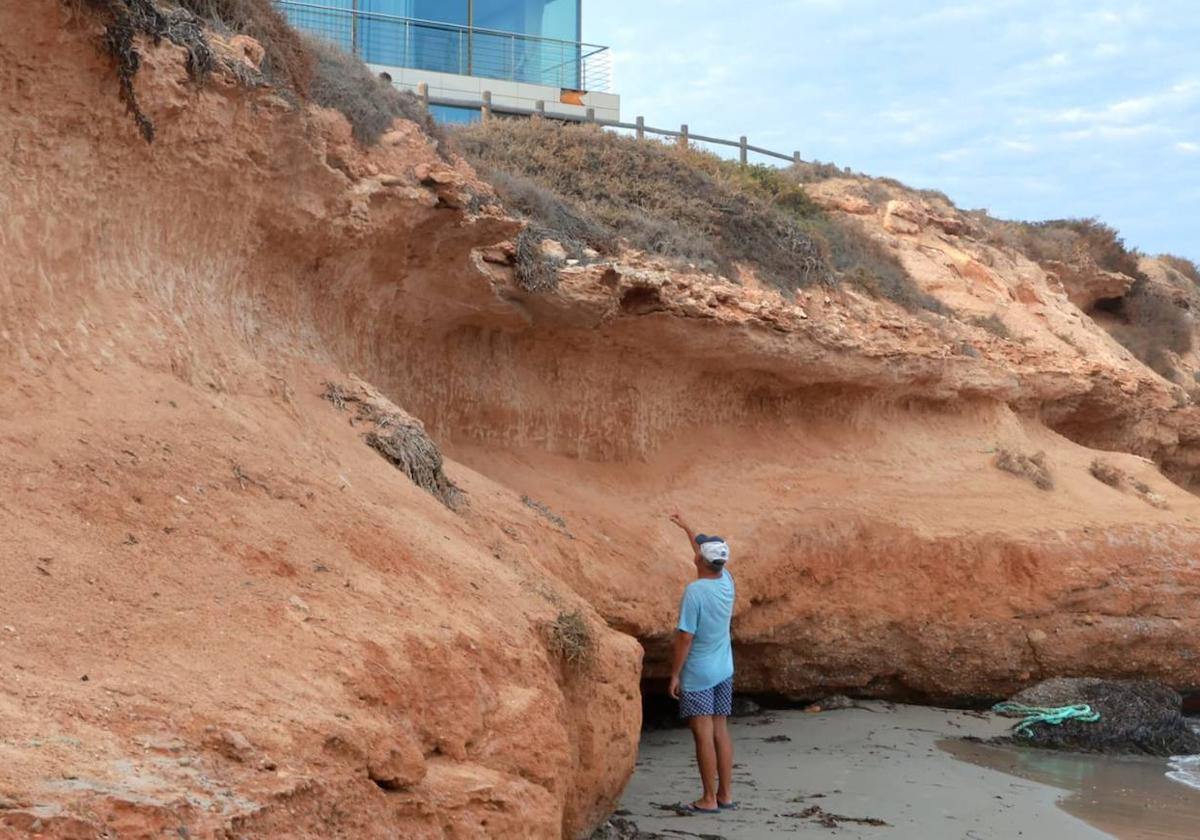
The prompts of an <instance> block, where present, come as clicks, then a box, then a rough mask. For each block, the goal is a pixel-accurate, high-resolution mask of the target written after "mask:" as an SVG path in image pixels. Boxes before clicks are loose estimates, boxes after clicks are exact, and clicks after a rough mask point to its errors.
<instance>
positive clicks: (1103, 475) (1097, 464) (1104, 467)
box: [1088, 458, 1149, 489]
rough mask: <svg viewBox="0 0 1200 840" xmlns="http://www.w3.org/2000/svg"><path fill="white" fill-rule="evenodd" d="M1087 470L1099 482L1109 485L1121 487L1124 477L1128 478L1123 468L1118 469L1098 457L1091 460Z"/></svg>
mask: <svg viewBox="0 0 1200 840" xmlns="http://www.w3.org/2000/svg"><path fill="white" fill-rule="evenodd" d="M1088 472H1090V473H1091V474H1092V476H1093V477H1094V478H1095V479H1096V480H1097V481H1099V482H1102V483H1104V484H1107V485H1108V486H1109V487H1115V488H1117V489H1120V488H1121V485H1123V484H1124V483H1125V479H1127V478H1129V476H1127V475H1126V474H1125V472H1124V471H1123V470H1119V469H1117V468H1116V467H1114V466H1113V465H1112V464H1110V463H1108V462H1107V461H1101V460H1100V459H1099V458H1097V459H1095V460H1094V461H1092V465H1091V466H1090V467H1088ZM1147 489H1149V488H1147Z"/></svg>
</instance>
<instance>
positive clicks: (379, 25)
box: [358, 0, 469, 73]
mask: <svg viewBox="0 0 1200 840" xmlns="http://www.w3.org/2000/svg"><path fill="white" fill-rule="evenodd" d="M358 8H359V11H361V12H363V13H365V14H364V15H363V16H362V17H360V18H359V21H358V48H359V53H360V55H362V57H363V60H364V61H366V62H368V63H370V64H387V65H391V66H393V67H417V68H420V69H422V70H436V71H438V72H441V73H466V72H467V58H468V53H469V44H468V39H467V37H466V33H465V32H463V30H462V29H461V28H460V27H465V26H466V25H467V11H468V5H467V0H359V2H358ZM399 18H406V19H410V20H399ZM410 21H412V22H410ZM415 21H430V22H432V23H434V24H437V23H445V24H449V25H448V26H445V27H441V26H436V25H421V24H419V23H416V22H415Z"/></svg>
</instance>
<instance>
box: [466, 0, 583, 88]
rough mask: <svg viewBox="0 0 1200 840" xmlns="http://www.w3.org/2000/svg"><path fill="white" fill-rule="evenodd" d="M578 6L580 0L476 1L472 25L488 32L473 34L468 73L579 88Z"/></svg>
mask: <svg viewBox="0 0 1200 840" xmlns="http://www.w3.org/2000/svg"><path fill="white" fill-rule="evenodd" d="M579 6H580V2H579V0H475V4H474V15H475V18H474V20H473V21H472V25H473V26H474V27H475V29H476V30H489V31H486V32H480V31H476V32H474V33H473V34H472V37H471V71H470V72H471V73H472V74H473V75H476V76H489V77H492V78H497V79H512V80H514V81H518V82H528V83H531V84H538V85H550V86H552V87H560V88H577V87H579V49H578V47H577V46H576V43H575V42H577V41H578V40H579ZM499 33H515V34H516V35H526V36H532V37H531V38H519V37H513V36H512V35H504V34H499ZM540 39H546V40H540Z"/></svg>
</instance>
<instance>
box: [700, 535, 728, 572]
mask: <svg viewBox="0 0 1200 840" xmlns="http://www.w3.org/2000/svg"><path fill="white" fill-rule="evenodd" d="M700 556H701V557H703V558H704V561H705V562H706V563H708V564H709V565H710V566H724V565H725V564H726V563H728V562H729V545H728V544H727V543H725V542H718V541H716V540H713V541H711V542H706V543H703V544H702V545H701V546H700Z"/></svg>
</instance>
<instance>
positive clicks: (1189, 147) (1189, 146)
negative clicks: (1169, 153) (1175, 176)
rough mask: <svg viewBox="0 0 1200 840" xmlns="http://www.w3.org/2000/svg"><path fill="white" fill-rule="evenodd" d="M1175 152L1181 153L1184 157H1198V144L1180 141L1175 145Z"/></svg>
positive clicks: (1199, 148) (1199, 151) (1199, 147)
mask: <svg viewBox="0 0 1200 840" xmlns="http://www.w3.org/2000/svg"><path fill="white" fill-rule="evenodd" d="M1175 151H1177V152H1183V154H1185V155H1200V143H1192V142H1190V141H1187V140H1180V141H1179V142H1178V143H1176V144H1175Z"/></svg>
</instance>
